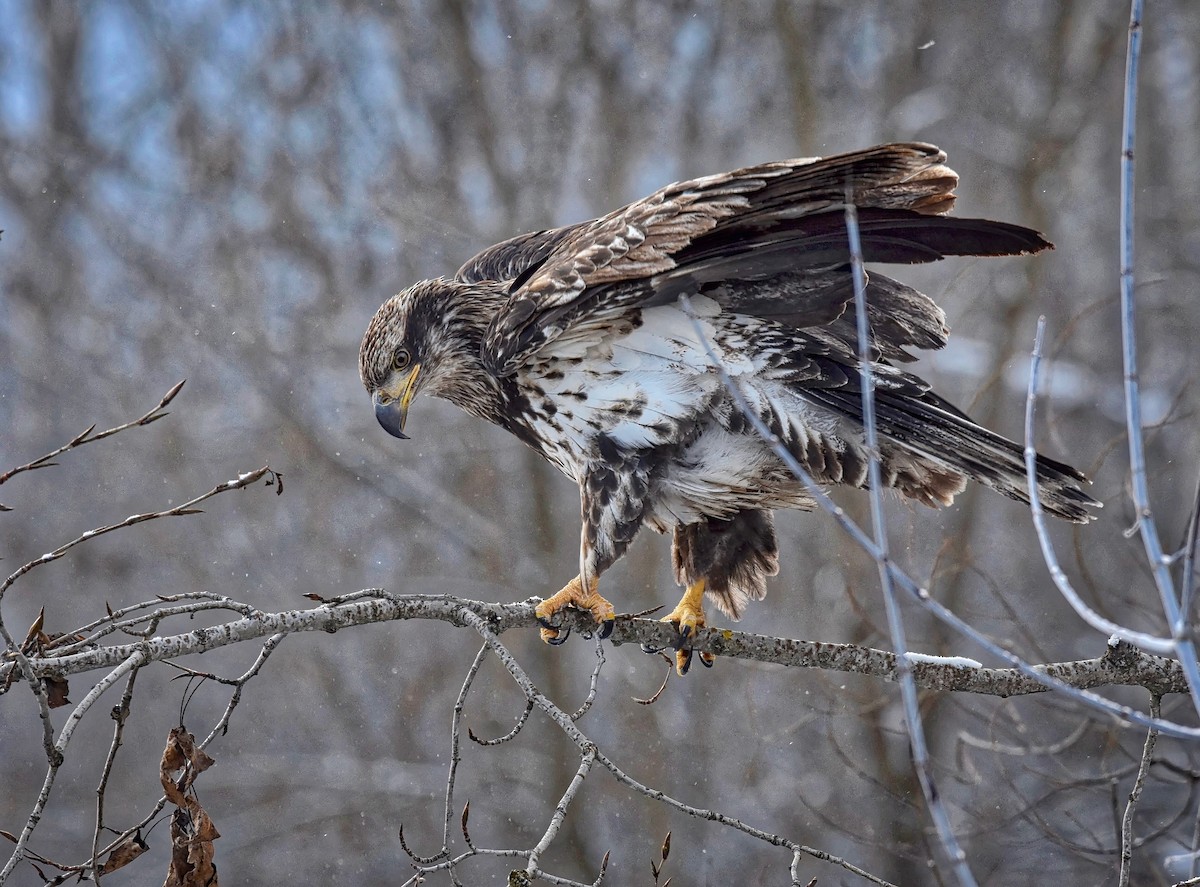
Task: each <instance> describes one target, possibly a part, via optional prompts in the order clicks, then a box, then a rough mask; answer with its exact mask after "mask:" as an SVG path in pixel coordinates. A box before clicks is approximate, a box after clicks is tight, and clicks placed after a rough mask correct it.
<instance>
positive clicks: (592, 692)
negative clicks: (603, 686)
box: [571, 634, 604, 721]
mask: <svg viewBox="0 0 1200 887" xmlns="http://www.w3.org/2000/svg"><path fill="white" fill-rule="evenodd" d="M595 643H596V666H595V668H593V669H592V676H591V678H590V679H589V680H588V692H587V696H586V697H585V698H584V700H583V702H582V703H581V704H580V706H579V708H577V709H576V710H575V713H574V714H573V715H571V720H572V721H578V720H579V719H580V718H582V717H583V716H584V715H585V714H587V713H588V711H589V710H590V709H591V707H592V703H593V702H595V701H596V693H597V691H598V690H599V689H600V670H601V669H602V668H604V642H603V641H602V640H600V635H598V634H597V635H596V638H595Z"/></svg>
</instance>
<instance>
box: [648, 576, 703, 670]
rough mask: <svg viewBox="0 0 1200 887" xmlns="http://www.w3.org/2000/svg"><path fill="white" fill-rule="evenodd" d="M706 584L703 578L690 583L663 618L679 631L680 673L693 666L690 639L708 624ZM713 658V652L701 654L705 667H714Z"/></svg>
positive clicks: (676, 667) (677, 646)
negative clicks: (706, 617)
mask: <svg viewBox="0 0 1200 887" xmlns="http://www.w3.org/2000/svg"><path fill="white" fill-rule="evenodd" d="M705 586H706V582H705V580H703V579H699V580H697V581H696V582H693V583H692V584H691V585H689V586H688V587H687V591H685V592H684V593H683V597H681V598H680V599H679V603H678V604H677V605H676V606H675V609H674V610H672V611H671V612H670V613H669V614H668V615H666V616H664V617H663V618H662V620H661V621H663V622H670V623H671V624H672V625H674V626H675V628H676V629H677V630H678V631H679V640H677V641H676V642H675V671H676V672H678V673H679V674H680V675H685V674H687V673H688V669H689V668H691V667H692V648H691V645H690V644H689V643H688V639H689V638H692V637H695V635H696V633H697V632H698V631H700V629H702V628H704V627H705V626H706V625H707V624H708V623H707V620H706V619H705V617H704V606H703V603H704V589H705ZM642 649H645V647H643V648H642ZM713 659H714V657H713V655H712V654H711V653H701V654H700V663H701V664H702V665H703V666H704V667H705V668H712V664H713Z"/></svg>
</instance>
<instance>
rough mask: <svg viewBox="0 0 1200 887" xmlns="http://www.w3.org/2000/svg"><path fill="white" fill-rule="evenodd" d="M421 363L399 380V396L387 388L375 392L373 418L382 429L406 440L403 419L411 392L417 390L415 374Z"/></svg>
mask: <svg viewBox="0 0 1200 887" xmlns="http://www.w3.org/2000/svg"><path fill="white" fill-rule="evenodd" d="M420 371H421V365H420V364H417V365H416V366H414V367H413V368H412V372H410V373H409V374H408V375H407V376H405V377H404V379H403V380H402V381H401V383H400V386H399V388H398V393H399V396H398V397H396V396H393V395H392V394H391V393H390V392H389V391H387V390H380V391H377V392H375V398H374V400H375V418H376V419H378V420H379V424H380V425H381V426H383V430H384V431H386V432H387V433H388V434H390V435H392V436H393V437H398V438H400V439H401V440H408V435H407V434H405V433H404V420H405V419H407V418H408V405H409V404H410V403H412V399H413V394H415V393H416V390H417V374H418V373H419V372H420Z"/></svg>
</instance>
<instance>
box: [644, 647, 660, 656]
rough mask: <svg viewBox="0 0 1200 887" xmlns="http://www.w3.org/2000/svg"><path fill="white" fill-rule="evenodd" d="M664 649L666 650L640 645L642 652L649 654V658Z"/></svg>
mask: <svg viewBox="0 0 1200 887" xmlns="http://www.w3.org/2000/svg"><path fill="white" fill-rule="evenodd" d="M664 649H666V648H665V647H656V646H654V645H653V644H642V652H643V653H649V654H650V655H651V656H653V655H654V654H655V653H661V652H662V651H663V650H664Z"/></svg>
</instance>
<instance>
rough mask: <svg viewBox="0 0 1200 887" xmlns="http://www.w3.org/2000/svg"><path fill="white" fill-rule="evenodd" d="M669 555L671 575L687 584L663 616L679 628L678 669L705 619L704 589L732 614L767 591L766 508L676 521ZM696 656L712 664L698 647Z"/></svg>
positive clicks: (773, 558) (770, 550)
mask: <svg viewBox="0 0 1200 887" xmlns="http://www.w3.org/2000/svg"><path fill="white" fill-rule="evenodd" d="M672 556H673V561H674V565H675V579H676V581H677V582H679V583H680V584H681V585H684V586H686V589H687V590H686V591H685V592H684V593H683V597H682V598H680V600H679V604H678V605H677V606H676V607H675V609H674V610H672V611H671V613H670V615H668V616H666V617H664V618H663V622H670V623H671V624H672V625H674V626H675V627H676V628H678V629H679V640H678V642H677V644H676V647H675V669H676V671H678V672H679V674H681V675H682V674H687V671H688V668H689V667H690V666H691V664H692V649H691V647H690V645H689V639H690V638H692V637H694V636H695V635H696V633H697V632H698V631H700V630H701V629H702V628H705V627H706V625H707V620H706V618H705V615H704V605H703V604H704V596H705V594H708V595H710V596H712V598H713V600H714V601H716V604H717V607H718V608H720V610H721V612H723V613H725V614H726V615H727V616H729V617H730V618H732V619H738V618H740V617H741V615H742V608H743V607H744V606H745V605H746V603H747V601H750V600H762V599H763V597H765V596H766V593H767V585H766V578H767V577H768V576H774V575H775V574H776V573H778V572H779V551H778V547H777V544H776V541H775V524H774V521H773V520H772V518H771V512H769V511H758V510H755V509H746V510H745V511H739V512H738V513H737V514H735V515H734V516H733V517H732V518H730V519H729V520H720V519H717V518H708V519H707V520H704V521H701V522H699V523H695V524H689V525H687V526H683V527H676V528H675V537H674V540H673V543H672ZM700 662H701V664H703V665H705V666H711V665H712V663H713V657H712V654H710V653H701V654H700Z"/></svg>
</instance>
